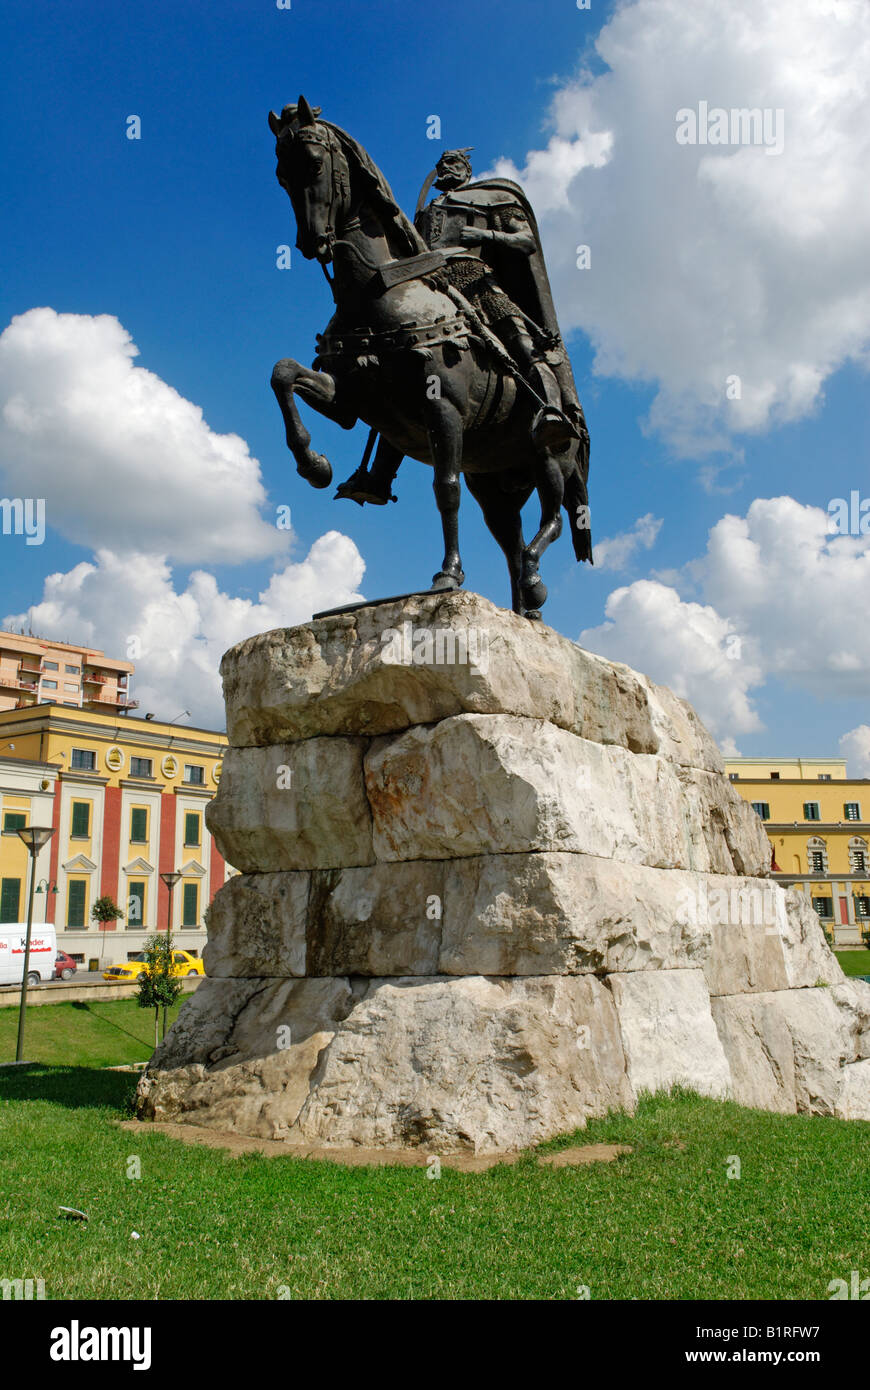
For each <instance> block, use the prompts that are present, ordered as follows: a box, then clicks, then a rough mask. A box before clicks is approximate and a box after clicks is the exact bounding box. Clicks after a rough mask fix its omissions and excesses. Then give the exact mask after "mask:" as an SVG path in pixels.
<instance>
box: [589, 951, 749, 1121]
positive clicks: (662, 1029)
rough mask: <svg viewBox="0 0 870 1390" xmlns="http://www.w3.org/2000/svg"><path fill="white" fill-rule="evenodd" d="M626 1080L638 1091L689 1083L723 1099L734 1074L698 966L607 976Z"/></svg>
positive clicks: (699, 1089)
mask: <svg viewBox="0 0 870 1390" xmlns="http://www.w3.org/2000/svg"><path fill="white" fill-rule="evenodd" d="M607 983H608V985H609V987H610V989H611V990H612V992H613V999H614V1003H615V1004H616V1012H617V1015H618V1017H619V1031H620V1034H621V1036H622V1045H623V1048H624V1049H625V1061H626V1069H627V1072H628V1079H629V1081H630V1082H631V1086H632V1089H633V1090H634V1091H635V1093H638V1094H639V1093H640V1092H641V1091H650V1092H655V1091H663V1090H670V1089H671V1087H673V1086H686V1087H688V1088H690V1089H691V1090H694V1091H698V1092H699V1094H700V1095H704V1096H718V1097H725V1096H727V1095H729V1094H730V1090H731V1072H730V1069H729V1066H728V1061H727V1059H726V1057H725V1053H724V1051H723V1050H722V1044H721V1042H720V1041H719V1035H718V1033H717V1032H716V1025H715V1024H714V1022H713V1015H712V1013H711V1012H710V995H709V993H708V991H707V986H706V984H705V982H704V976H703V974H702V972H701V971H700V970H656V971H637V972H636V973H634V974H631V975H621V974H615V975H610V976H608V979H607Z"/></svg>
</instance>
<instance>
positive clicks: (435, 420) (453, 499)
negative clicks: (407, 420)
mask: <svg viewBox="0 0 870 1390" xmlns="http://www.w3.org/2000/svg"><path fill="white" fill-rule="evenodd" d="M426 427H427V430H428V433H429V448H430V450H431V453H432V463H433V465H434V467H435V481H434V485H433V486H434V490H435V501H436V502H437V504H438V510H439V512H440V513H441V526H442V529H443V531H444V559H443V561H442V563H441V568H440V570H439V571H438V573H437V574H436V575H435V576H434V577H433V580H432V588H433V589H461V588H462V584H463V581H464V579H465V574H464V572H463V569H462V561H461V559H460V557H459V496H460V481H459V478H460V471H461V468H462V416H461V415H460V413H459V411H458V410H457V408H456V406H455V405H453V404H452V403H451V402H450V401H449V400H446V399H444V398H442V397H439V398H438V399H436V400H428V399H427V401H426Z"/></svg>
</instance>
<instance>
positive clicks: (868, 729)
mask: <svg viewBox="0 0 870 1390" xmlns="http://www.w3.org/2000/svg"><path fill="white" fill-rule="evenodd" d="M840 751H841V753H842V754H843V757H844V758H846V759H847V760H848V765H849V766H848V770H849V774H850V776H852V777H870V724H859V725H858V727H857V729H850V730H849V732H848V733H847V734H844V735H843V737H842V738H841V739H840Z"/></svg>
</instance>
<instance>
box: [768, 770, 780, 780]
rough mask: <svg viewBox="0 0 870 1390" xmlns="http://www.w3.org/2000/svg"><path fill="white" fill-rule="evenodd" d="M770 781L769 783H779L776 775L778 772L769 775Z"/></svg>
mask: <svg viewBox="0 0 870 1390" xmlns="http://www.w3.org/2000/svg"><path fill="white" fill-rule="evenodd" d="M770 780H771V782H778V781H779V773H778V772H772V773H771V774H770Z"/></svg>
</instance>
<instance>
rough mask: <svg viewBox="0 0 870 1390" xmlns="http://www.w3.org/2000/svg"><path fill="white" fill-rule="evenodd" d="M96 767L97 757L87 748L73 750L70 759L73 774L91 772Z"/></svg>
mask: <svg viewBox="0 0 870 1390" xmlns="http://www.w3.org/2000/svg"><path fill="white" fill-rule="evenodd" d="M96 766H97V755H96V753H92V752H91V750H90V749H89V748H74V749H73V750H72V754H71V757H70V767H71V768H72V770H73V772H93V771H94V769H95V768H96Z"/></svg>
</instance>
